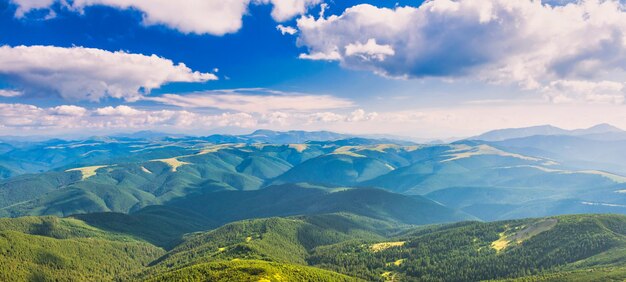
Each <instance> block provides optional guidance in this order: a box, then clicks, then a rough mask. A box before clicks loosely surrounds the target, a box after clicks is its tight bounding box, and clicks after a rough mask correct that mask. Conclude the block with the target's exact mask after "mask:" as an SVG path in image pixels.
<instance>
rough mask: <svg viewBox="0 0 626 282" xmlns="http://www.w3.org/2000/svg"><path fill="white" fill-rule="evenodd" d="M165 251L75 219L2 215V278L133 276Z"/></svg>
mask: <svg viewBox="0 0 626 282" xmlns="http://www.w3.org/2000/svg"><path fill="white" fill-rule="evenodd" d="M163 252H164V251H163V249H161V248H158V247H155V246H153V245H151V244H148V243H146V242H143V241H139V240H137V239H134V238H133V237H130V236H128V235H124V234H116V233H110V232H105V231H102V230H99V229H97V228H94V227H91V226H89V225H87V224H85V223H84V222H82V221H79V220H76V219H59V218H55V217H25V218H17V219H0V254H2V255H0V280H2V281H112V280H114V279H115V278H118V277H129V276H128V275H131V274H132V273H134V272H136V271H139V270H141V269H142V268H143V267H145V266H146V265H147V264H148V263H150V262H151V261H153V260H154V259H156V258H157V257H159V256H161V255H162V254H163Z"/></svg>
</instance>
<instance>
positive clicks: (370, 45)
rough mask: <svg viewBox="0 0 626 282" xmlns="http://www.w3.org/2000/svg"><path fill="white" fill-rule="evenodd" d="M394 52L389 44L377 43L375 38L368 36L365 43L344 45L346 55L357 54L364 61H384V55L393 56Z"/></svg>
mask: <svg viewBox="0 0 626 282" xmlns="http://www.w3.org/2000/svg"><path fill="white" fill-rule="evenodd" d="M395 53H396V52H395V51H393V48H391V45H379V44H378V43H376V39H375V38H370V39H369V40H367V43H365V44H363V43H360V42H356V43H352V44H348V45H346V56H348V57H349V56H358V57H360V59H361V60H365V61H369V60H376V61H384V60H385V57H387V56H393V55H394V54H395Z"/></svg>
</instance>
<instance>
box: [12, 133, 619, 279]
mask: <svg viewBox="0 0 626 282" xmlns="http://www.w3.org/2000/svg"><path fill="white" fill-rule="evenodd" d="M622 133H623V132H621V131H618V130H617V129H615V128H613V127H611V126H608V125H599V126H595V127H592V128H590V129H585V130H574V131H565V130H560V129H557V128H555V127H537V128H524V129H509V130H502V131H494V132H491V133H486V134H483V135H481V136H483V137H480V136H479V137H480V138H479V137H476V138H470V139H465V140H460V141H456V142H453V143H448V144H415V143H413V142H409V141H402V140H393V139H370V138H364V137H358V136H348V135H342V134H336V133H331V132H302V131H290V132H273V131H267V130H259V131H256V132H254V133H252V134H247V135H211V136H206V137H194V136H179V135H170V134H160V133H154V132H140V133H137V134H129V135H117V136H104V137H92V138H87V139H84V140H61V139H53V140H46V141H36V142H30V141H26V142H16V141H9V142H6V143H0V176H1V177H2V178H3V180H1V181H0V216H1V217H6V218H5V219H0V252H2V253H3V254H8V255H5V256H0V280H2V279H4V278H7V279H8V276H2V275H3V274H2V273H12V274H13V275H15V276H13V277H19V279H17V280H27V281H28V280H38V279H39V280H41V279H44V280H45V279H48V278H49V277H55V278H57V279H59V280H61V281H63V280H68V281H72V280H122V281H126V280H131V281H134V280H150V281H178V280H180V279H183V278H184V279H188V280H191V281H196V280H198V281H200V280H203V279H207V277H211V280H216V281H221V280H223V281H229V280H233V279H234V280H244V281H245V280H250V281H258V280H263V279H267V280H270V281H289V280H294V279H295V280H302V279H304V280H321V281H342V280H343V281H360V280H365V281H378V280H381V281H404V280H409V281H412V280H416V279H418V280H426V281H430V280H432V281H440V280H446V281H449V280H472V281H473V280H498V279H504V280H507V279H522V280H523V279H532V280H558V279H562V280H569V279H571V278H575V277H579V276H580V277H588V278H589V279H592V280H595V279H600V280H605V279H611V278H612V277H618V278H626V263H625V262H626V260H625V259H626V258H624V257H623V253H624V250H625V249H624V248H625V247H624V246H626V243H624V242H626V239H624V238H625V237H624V236H626V233H625V231H624V230H626V220H625V219H624V218H625V216H621V215H592V214H622V215H626V166H625V165H624V163H625V162H623V160H626V155H624V150H622V149H621V148H624V146H625V145H626V138H624V139H621V137H619V136H621V134H622ZM485 136H486V137H485ZM509 137H510V138H509ZM570 214H585V215H570ZM528 218H531V219H528ZM580 242H584V243H580ZM90 246H93V248H90ZM99 254H101V257H98V258H95V257H96V256H98V255H99ZM86 257H88V258H89V259H85V258H86ZM470 257H472V258H474V259H472V260H469V259H468V258H470ZM83 260H84V262H83ZM470 270H471V271H470ZM585 271H593V274H589V273H587V272H585ZM581 273H582V274H581ZM581 275H582V276H581ZM618 280H619V279H618Z"/></svg>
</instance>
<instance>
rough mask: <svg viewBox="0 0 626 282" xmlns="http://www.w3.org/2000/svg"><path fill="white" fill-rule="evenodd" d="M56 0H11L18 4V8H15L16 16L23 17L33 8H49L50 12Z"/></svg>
mask: <svg viewBox="0 0 626 282" xmlns="http://www.w3.org/2000/svg"><path fill="white" fill-rule="evenodd" d="M55 1H56V0H11V2H13V3H15V4H17V5H18V6H17V10H15V17H16V18H23V17H24V16H25V14H26V13H28V12H30V11H32V10H39V9H47V10H49V11H50V12H52V11H51V10H50V6H52V4H54V2H55Z"/></svg>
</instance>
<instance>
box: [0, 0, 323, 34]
mask: <svg viewBox="0 0 626 282" xmlns="http://www.w3.org/2000/svg"><path fill="white" fill-rule="evenodd" d="M11 2H12V3H14V4H15V5H17V9H16V11H15V16H16V17H18V18H21V17H24V16H25V14H27V13H28V12H30V11H33V10H39V9H47V10H49V11H50V13H51V15H53V14H54V11H53V10H52V8H51V7H52V6H53V5H54V4H55V3H59V5H60V6H63V7H65V8H66V9H69V10H72V11H78V12H81V13H82V12H83V11H84V9H85V8H86V7H90V6H96V5H101V6H109V7H113V8H117V9H123V10H126V9H134V10H137V11H139V12H141V13H142V14H143V24H144V25H146V26H151V25H165V26H167V27H169V28H172V29H176V30H178V31H181V32H183V33H195V34H212V35H224V34H228V33H234V32H237V31H238V30H239V29H241V26H242V24H243V20H242V18H243V16H244V15H246V14H247V13H248V7H249V5H250V4H251V3H253V4H272V5H273V9H272V17H273V18H274V19H275V20H276V21H279V22H283V21H286V20H289V19H292V18H293V17H295V16H297V15H300V14H304V13H305V12H306V11H307V10H308V9H309V8H310V7H312V6H314V5H317V4H319V3H321V2H322V0H185V1H172V0H73V1H66V0H11ZM48 17H49V16H48Z"/></svg>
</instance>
